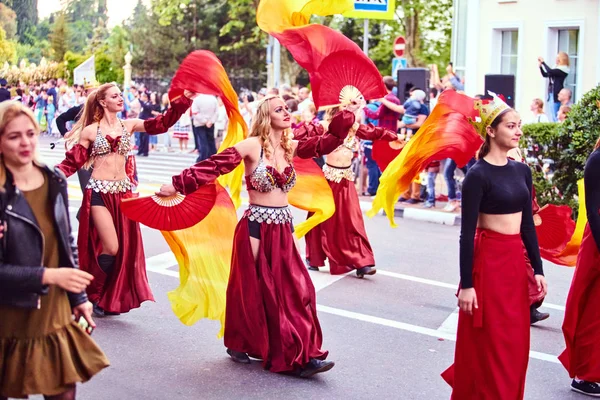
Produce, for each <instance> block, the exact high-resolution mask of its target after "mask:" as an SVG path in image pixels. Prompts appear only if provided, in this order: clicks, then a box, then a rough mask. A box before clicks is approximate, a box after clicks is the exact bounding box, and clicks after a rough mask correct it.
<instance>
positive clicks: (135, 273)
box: [77, 189, 154, 313]
mask: <svg viewBox="0 0 600 400" xmlns="http://www.w3.org/2000/svg"><path fill="white" fill-rule="evenodd" d="M91 194H92V190H91V189H86V190H85V193H84V195H83V203H82V207H81V212H80V215H79V233H78V238H77V245H78V247H79V266H80V268H81V269H82V270H84V271H87V272H89V273H90V274H92V275H93V276H94V280H93V281H92V283H91V284H90V285H89V286H88V288H87V294H88V297H89V299H90V301H91V302H93V303H97V304H98V306H100V307H101V308H102V309H104V310H105V311H110V312H118V313H126V312H128V311H129V310H131V309H133V308H138V307H139V306H140V305H141V303H142V302H144V301H146V300H151V301H154V297H153V296H152V291H151V290H150V285H149V284H148V276H147V275H146V257H145V256H144V245H143V242H142V232H141V231H140V225H139V223H137V222H134V221H132V220H130V219H128V218H126V217H125V216H124V215H123V214H122V213H121V209H120V208H119V205H120V204H121V200H122V199H125V198H129V197H131V196H132V193H131V192H126V193H115V194H110V193H100V196H101V197H102V200H103V201H104V205H105V206H106V208H107V210H108V211H109V212H110V214H111V216H112V219H113V222H114V224H115V229H116V231H117V237H118V241H119V251H118V253H117V256H116V257H117V259H116V261H115V266H114V269H113V272H112V273H111V274H110V276H107V275H106V274H105V273H104V271H103V270H102V268H100V266H99V265H98V256H99V255H100V254H102V244H101V242H100V239H99V236H98V233H97V231H96V229H95V228H94V222H93V220H92V215H91Z"/></svg>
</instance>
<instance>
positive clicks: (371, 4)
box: [354, 0, 388, 12]
mask: <svg viewBox="0 0 600 400" xmlns="http://www.w3.org/2000/svg"><path fill="white" fill-rule="evenodd" d="M354 9H355V10H356V11H383V12H385V11H387V10H388V0H354Z"/></svg>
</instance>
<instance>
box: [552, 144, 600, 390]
mask: <svg viewBox="0 0 600 400" xmlns="http://www.w3.org/2000/svg"><path fill="white" fill-rule="evenodd" d="M599 179H600V150H595V151H594V152H593V153H592V155H591V156H590V158H589V159H588V162H587V164H586V166H585V172H584V184H585V208H586V210H587V217H588V224H587V225H586V227H585V231H584V234H583V240H582V241H581V247H580V248H579V254H578V255H577V267H576V269H575V274H574V275H573V282H572V283H571V289H570V290H569V296H568V297H567V306H566V309H565V319H564V321H563V326H562V330H563V334H564V337H565V343H566V349H565V351H564V352H563V353H562V354H561V355H560V356H559V357H558V359H559V360H560V361H561V362H562V364H563V365H564V367H565V369H566V370H567V371H568V372H569V376H570V377H571V378H575V377H577V378H579V379H583V380H584V381H589V382H600V337H599V333H600V311H599V310H600V185H599V184H598V182H599Z"/></svg>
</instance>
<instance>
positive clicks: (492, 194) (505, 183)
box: [460, 159, 544, 289]
mask: <svg viewBox="0 0 600 400" xmlns="http://www.w3.org/2000/svg"><path fill="white" fill-rule="evenodd" d="M531 192H532V178H531V170H530V169H529V167H528V166H527V165H526V164H523V163H520V162H517V161H513V160H508V163H507V164H506V165H503V166H497V165H492V164H490V163H488V162H487V161H485V160H483V159H482V160H479V161H477V163H476V164H475V165H473V167H471V169H469V171H468V172H467V176H466V177H465V180H464V182H463V189H462V219H461V231H460V279H461V287H462V288H465V289H467V288H472V287H473V276H472V275H473V246H474V241H475V230H476V229H477V219H478V218H479V213H480V212H481V213H484V214H514V213H518V212H522V213H523V215H522V217H521V238H522V239H523V243H524V244H525V248H526V249H527V255H528V256H529V260H530V261H531V265H532V266H533V269H534V271H535V274H537V275H543V274H544V271H543V269H542V259H541V258H540V249H539V247H538V241H537V235H536V231H535V225H534V223H533V211H532V208H531V201H532V198H531Z"/></svg>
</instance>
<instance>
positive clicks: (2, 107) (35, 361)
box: [0, 101, 108, 400]
mask: <svg viewBox="0 0 600 400" xmlns="http://www.w3.org/2000/svg"><path fill="white" fill-rule="evenodd" d="M38 135H39V127H38V126H37V124H36V122H35V118H34V116H33V114H32V113H31V111H30V110H29V109H27V108H25V107H24V106H23V105H22V104H21V103H18V102H12V101H7V102H4V103H2V104H0V221H1V222H2V223H1V224H2V225H3V229H2V231H0V236H1V238H0V321H1V323H0V400H4V399H6V398H7V397H19V398H20V397H27V395H30V394H40V393H41V394H43V395H44V396H45V398H46V399H52V400H70V399H75V383H76V382H84V381H87V380H89V379H90V378H91V377H92V376H93V375H95V374H96V373H97V372H99V371H100V370H101V369H103V368H105V367H106V366H108V360H107V359H106V357H105V356H104V353H102V351H101V350H100V348H99V347H98V346H97V345H96V343H95V342H94V341H93V340H92V339H91V338H90V337H89V335H88V334H87V333H86V332H85V331H84V330H83V329H81V328H80V327H79V326H78V324H77V322H75V321H74V320H73V315H75V318H77V319H78V318H80V317H83V318H84V319H85V320H87V322H88V323H89V325H91V326H92V327H94V326H95V325H94V321H93V320H92V318H91V312H92V305H91V303H90V302H89V301H88V300H87V296H86V294H85V288H86V287H87V285H88V284H89V283H90V281H91V279H93V278H92V276H91V275H89V274H88V273H86V272H83V271H80V270H79V268H78V261H77V251H76V248H75V247H74V245H73V237H72V235H71V225H70V222H69V213H68V202H67V184H66V179H65V177H64V175H63V174H62V173H60V172H53V171H51V170H50V169H48V168H47V167H43V166H41V165H38V164H37V163H35V162H34V155H35V152H36V147H37V140H38ZM23 369H25V371H23Z"/></svg>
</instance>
